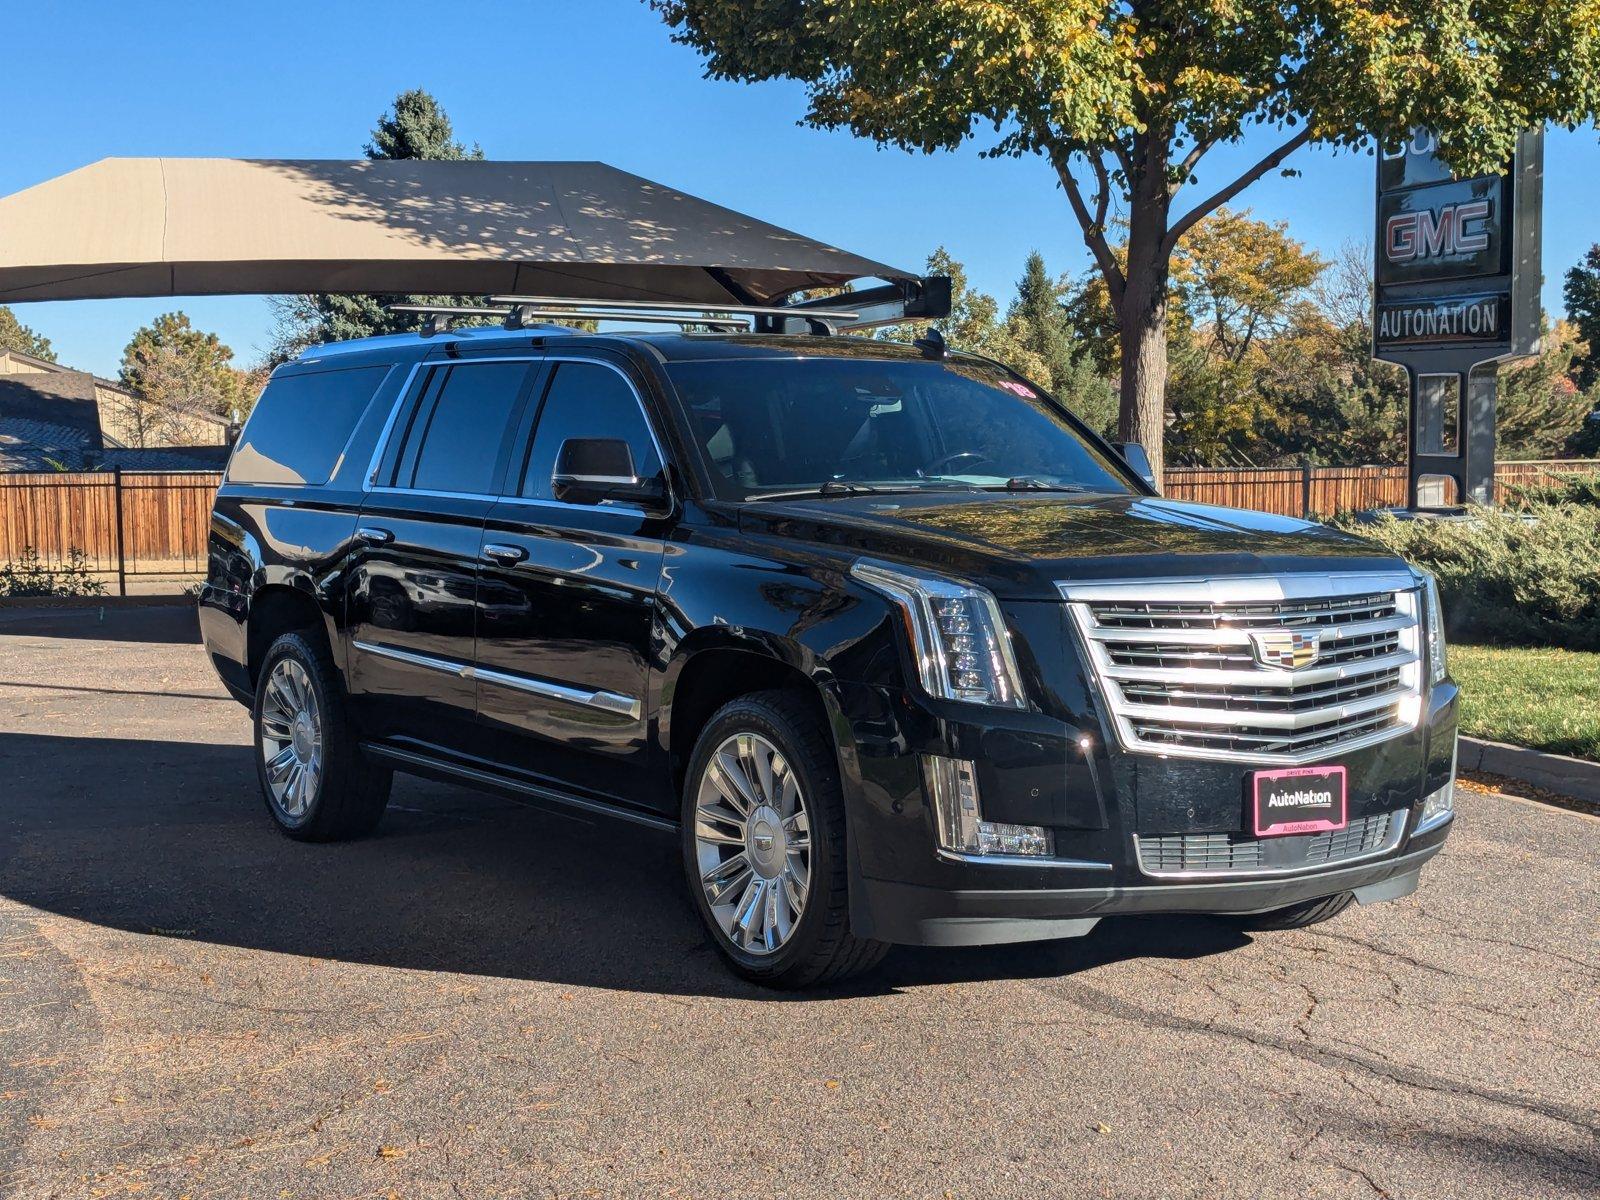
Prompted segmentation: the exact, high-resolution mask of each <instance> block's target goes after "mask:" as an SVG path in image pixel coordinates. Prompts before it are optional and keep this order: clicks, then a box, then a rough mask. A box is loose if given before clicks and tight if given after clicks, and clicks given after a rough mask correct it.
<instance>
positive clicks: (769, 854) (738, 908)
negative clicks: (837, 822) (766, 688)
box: [694, 733, 811, 954]
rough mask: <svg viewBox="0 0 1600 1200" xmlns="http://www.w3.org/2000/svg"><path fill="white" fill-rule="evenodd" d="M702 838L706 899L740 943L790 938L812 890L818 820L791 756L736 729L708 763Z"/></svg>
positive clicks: (759, 947)
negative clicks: (791, 764) (813, 832)
mask: <svg viewBox="0 0 1600 1200" xmlns="http://www.w3.org/2000/svg"><path fill="white" fill-rule="evenodd" d="M694 842H695V856H696V859H697V862H698V865H699V868H700V886H701V887H702V889H704V891H705V897H706V904H707V906H708V907H709V908H710V909H711V915H712V917H713V918H714V919H715V921H716V923H717V927H718V928H719V929H721V930H722V933H723V936H725V937H726V938H727V939H728V941H729V942H730V943H731V944H732V945H733V946H734V948H735V949H738V950H743V951H744V952H745V953H747V954H771V953H773V952H774V951H776V950H778V949H780V948H781V947H782V946H783V945H784V944H785V943H787V942H788V940H789V938H790V937H791V936H792V935H793V933H794V930H795V926H796V925H798V924H799V922H800V916H801V914H802V913H804V912H805V907H806V901H807V900H808V899H809V898H810V895H811V821H810V818H809V816H808V815H807V813H806V802H805V796H804V795H803V794H802V793H801V791H800V782H799V780H798V779H796V778H795V776H794V772H793V771H792V770H791V769H790V767H789V763H788V761H787V760H786V759H785V758H784V756H783V753H782V752H781V751H780V750H779V749H778V748H777V747H776V746H774V745H773V744H772V743H771V742H769V741H768V740H767V739H766V738H764V737H762V736H761V735H760V734H756V733H738V734H735V735H734V736H732V737H730V738H728V739H727V740H726V741H724V742H723V743H722V744H721V745H720V746H718V747H717V748H716V750H715V752H713V753H712V755H711V757H710V759H709V760H708V761H707V762H706V766H705V769H704V771H702V772H701V775H700V783H699V788H698V791H697V792H696V795H695V817H694Z"/></svg>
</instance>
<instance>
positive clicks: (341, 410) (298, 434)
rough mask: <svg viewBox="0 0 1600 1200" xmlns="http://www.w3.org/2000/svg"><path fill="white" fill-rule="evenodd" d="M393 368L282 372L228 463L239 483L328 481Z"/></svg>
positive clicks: (230, 475) (269, 386)
mask: <svg viewBox="0 0 1600 1200" xmlns="http://www.w3.org/2000/svg"><path fill="white" fill-rule="evenodd" d="M388 373H389V368H388V367H386V366H383V367H357V368H355V369H354V370H349V371H319V372H317V373H315V374H298V375H277V376H274V377H273V380H272V382H271V383H269V384H267V390H266V391H265V392H263V393H262V394H261V399H260V400H258V401H256V407H255V411H254V412H252V413H251V414H250V420H249V421H248V422H247V423H246V424H245V427H244V432H243V433H242V434H241V435H240V437H239V444H238V446H237V447H236V448H235V449H234V452H233V459H232V461H231V462H230V463H229V464H228V478H229V479H230V480H232V481H234V482H235V483H309V484H320V483H327V482H328V477H329V476H330V475H332V474H333V468H334V465H335V464H336V463H337V462H338V460H339V454H340V452H341V451H343V450H344V447H345V443H347V442H348V441H349V440H350V432H351V430H353V429H354V428H355V427H356V421H358V420H359V419H360V417H361V414H362V413H363V412H365V411H366V407H367V404H368V402H369V401H370V400H371V399H372V395H373V393H374V392H376V391H377V390H378V385H379V384H380V383H382V382H383V377H384V376H385V375H387V374H388Z"/></svg>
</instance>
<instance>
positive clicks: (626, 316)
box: [506, 302, 750, 331]
mask: <svg viewBox="0 0 1600 1200" xmlns="http://www.w3.org/2000/svg"><path fill="white" fill-rule="evenodd" d="M535 320H545V321H636V322H638V323H640V324H645V325H678V326H683V327H688V326H704V327H706V328H708V329H715V330H718V331H727V330H748V329H749V328H750V324H749V322H747V321H741V320H739V319H738V318H737V317H716V316H704V317H701V316H693V315H684V316H673V315H671V314H669V313H655V312H639V313H634V312H615V311H613V310H611V309H606V308H593V307H591V306H589V305H588V304H587V303H586V302H585V303H582V304H574V305H573V306H572V307H570V308H547V307H545V306H544V305H542V304H514V305H512V307H511V315H510V316H509V317H507V318H506V328H508V329H518V328H521V327H522V326H524V325H526V324H528V323H529V322H530V321H535Z"/></svg>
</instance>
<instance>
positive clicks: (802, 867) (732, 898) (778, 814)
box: [682, 691, 889, 988]
mask: <svg viewBox="0 0 1600 1200" xmlns="http://www.w3.org/2000/svg"><path fill="white" fill-rule="evenodd" d="M682 818H683V862H684V870H685V873H686V875H687V880H688V884H689V891H690V893H691V895H692V896H693V898H694V904H695V907H696V909H697V910H698V911H699V913H700V917H701V920H702V921H704V922H705V926H706V930H707V932H708V934H709V935H710V937H711V941H712V944H713V945H715V946H716V948H717V951H718V953H720V954H721V955H722V957H723V958H724V959H725V960H726V961H727V963H728V965H729V966H731V967H732V968H733V969H734V971H736V972H737V973H738V974H740V975H742V976H744V978H746V979H749V980H752V981H753V982H756V983H760V984H763V985H765V986H767V987H774V988H804V987H811V986H814V985H817V984H822V983H832V982H836V981H839V980H842V979H846V978H848V977H850V976H852V975H858V974H860V973H862V972H864V971H867V970H870V969H871V968H872V967H874V966H876V965H877V964H878V962H879V961H880V960H881V959H882V958H883V956H884V954H885V953H887V951H888V949H889V947H888V945H887V944H886V943H884V942H877V941H872V940H870V939H867V938H859V937H856V936H855V935H854V934H852V933H851V932H850V909H849V897H848V893H847V888H848V883H847V872H846V870H845V816H844V794H843V791H842V789H841V788H840V785H839V768H838V762H837V759H836V758H835V756H834V750H833V743H832V740H831V739H830V738H829V736H828V732H827V729H826V727H825V726H824V725H823V724H822V722H821V721H819V720H818V719H817V716H816V714H815V712H814V711H813V710H812V708H811V706H810V705H808V704H806V703H805V702H804V701H803V700H801V699H799V698H798V697H796V696H794V695H793V694H791V693H786V692H778V691H772V692H757V693H755V694H753V695H749V696H742V697H740V698H738V699H736V700H733V701H731V702H729V703H728V704H725V705H724V706H723V707H722V708H720V709H719V710H717V712H716V713H715V714H713V716H712V717H711V720H710V721H708V722H707V723H706V727H705V728H704V729H703V730H702V731H701V733H700V737H699V740H698V741H697V742H696V743H695V748H694V755H693V757H692V758H691V759H690V761H689V769H688V771H687V772H686V774H685V776H684V786H683V801H682ZM797 908H798V915H797V914H796V909H797Z"/></svg>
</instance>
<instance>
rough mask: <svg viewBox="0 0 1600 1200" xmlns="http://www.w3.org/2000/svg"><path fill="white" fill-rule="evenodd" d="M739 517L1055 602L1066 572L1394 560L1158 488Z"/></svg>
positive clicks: (911, 501) (887, 503)
mask: <svg viewBox="0 0 1600 1200" xmlns="http://www.w3.org/2000/svg"><path fill="white" fill-rule="evenodd" d="M741 525H742V527H743V528H744V529H745V530H746V531H747V532H750V533H766V534H771V535H775V536H778V537H785V538H797V539H801V540H805V541H810V542H817V543H821V544H824V545H832V546H838V547H840V548H844V549H848V550H849V551H851V552H853V553H854V554H857V555H860V556H863V557H873V558H881V559H883V560H885V561H888V562H897V563H902V564H906V565H910V566H926V567H931V568H933V569H935V570H939V571H944V572H948V573H952V574H956V575H959V576H961V577H963V578H966V579H969V580H971V581H973V582H975V583H979V584H982V585H983V586H985V587H988V588H989V589H990V590H992V591H994V592H995V593H996V594H997V595H1000V596H1009V597H1012V598H1019V599H1020V598H1039V599H1056V598H1057V597H1058V594H1059V593H1058V592H1057V591H1056V587H1055V585H1056V583H1057V581H1060V580H1092V579H1163V578H1165V579H1170V578H1174V577H1183V576H1196V575H1207V576H1218V575H1265V574H1287V573H1293V572H1302V571H1323V572H1326V571H1329V570H1337V571H1382V570H1393V569H1394V568H1395V567H1396V566H1397V565H1399V560H1398V559H1396V558H1395V557H1394V555H1392V554H1390V553H1389V552H1388V551H1386V550H1384V549H1383V548H1381V547H1379V546H1374V545H1372V544H1371V543H1369V542H1365V541H1362V540H1361V539H1360V538H1355V537H1351V536H1350V535H1348V534H1344V533H1339V532H1338V531H1336V530H1332V529H1329V528H1328V527H1326V526H1324V525H1317V524H1315V523H1313V522H1310V521H1301V520H1297V519H1295V518H1293V517H1280V516H1274V515H1273V514H1271V513H1262V512H1251V511H1248V510H1245V509H1237V508H1218V507H1215V506H1213V505H1208V504H1188V503H1184V502H1182V501H1177V500H1162V499H1158V498H1156V497H1152V496H1071V495H1059V494H1057V495H1049V496H1028V495H1018V494H1016V493H1009V492H996V493H983V494H968V493H962V494H959V495H952V494H951V493H949V492H936V493H931V494H923V495H919V494H905V495H894V496H841V497H829V498H823V499H815V500H790V501H784V502H781V503H771V504H753V505H750V506H749V507H748V508H746V509H745V510H744V512H743V513H742V514H741Z"/></svg>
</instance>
